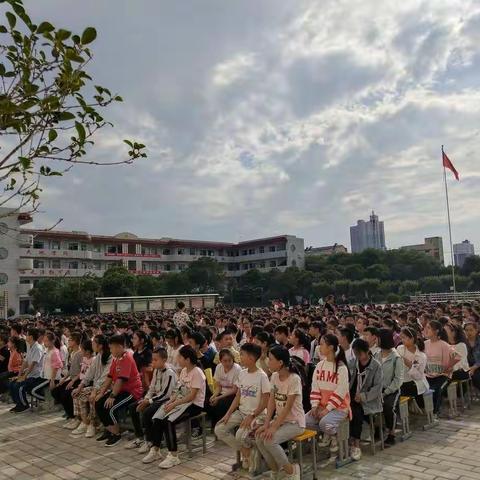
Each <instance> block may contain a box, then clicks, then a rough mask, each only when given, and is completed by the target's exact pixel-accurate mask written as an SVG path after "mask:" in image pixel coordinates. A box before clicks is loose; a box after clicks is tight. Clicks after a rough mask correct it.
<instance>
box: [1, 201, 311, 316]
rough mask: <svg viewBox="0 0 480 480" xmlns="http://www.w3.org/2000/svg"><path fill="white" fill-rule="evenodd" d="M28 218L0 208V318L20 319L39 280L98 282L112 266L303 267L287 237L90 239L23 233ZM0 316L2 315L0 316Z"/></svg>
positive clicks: (229, 272)
mask: <svg viewBox="0 0 480 480" xmlns="http://www.w3.org/2000/svg"><path fill="white" fill-rule="evenodd" d="M31 221H32V218H31V217H30V216H29V215H26V214H23V213H18V212H15V211H14V210H11V209H6V208H0V317H1V316H6V315H5V311H6V309H7V308H8V307H11V308H13V309H14V310H15V313H17V314H19V313H26V312H27V311H28V309H29V307H30V305H31V302H30V301H31V298H30V290H31V289H32V288H33V286H34V285H35V283H36V282H37V280H38V279H41V278H78V277H83V276H84V275H87V274H88V275H94V276H99V277H101V276H103V274H104V273H105V272H106V270H107V269H108V268H110V267H112V266H123V267H125V268H127V269H128V270H129V271H130V272H131V273H133V274H135V275H152V276H159V275H167V274H169V273H170V272H181V271H183V270H185V269H186V268H187V267H188V265H189V264H191V263H192V262H194V261H195V260H198V259H199V258H203V257H209V258H213V259H215V260H217V261H218V262H219V264H220V265H221V266H222V267H223V269H224V271H225V276H226V277H237V276H240V275H242V274H243V273H245V272H247V271H248V270H251V269H258V270H260V271H261V272H267V271H270V270H272V269H278V270H281V271H285V269H286V268H287V267H298V268H304V267H305V246H304V241H303V238H297V237H295V236H293V235H280V236H276V237H269V238H262V239H256V240H247V241H243V242H240V243H227V242H217V241H213V242H208V241H199V240H178V239H173V238H165V237H163V238H158V239H154V238H139V237H137V236H136V235H134V234H132V233H127V232H124V233H119V234H118V235H114V236H109V235H91V234H89V233H87V232H79V231H71V232H67V231H56V230H30V229H29V230H27V229H24V228H23V225H24V224H26V223H29V222H31ZM2 313H3V315H1V314H2Z"/></svg>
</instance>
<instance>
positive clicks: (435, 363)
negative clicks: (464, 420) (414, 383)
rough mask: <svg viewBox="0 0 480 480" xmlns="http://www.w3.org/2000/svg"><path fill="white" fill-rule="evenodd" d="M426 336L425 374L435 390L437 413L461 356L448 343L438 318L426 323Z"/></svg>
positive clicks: (435, 410)
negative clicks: (443, 392) (444, 389)
mask: <svg viewBox="0 0 480 480" xmlns="http://www.w3.org/2000/svg"><path fill="white" fill-rule="evenodd" d="M425 337H426V338H427V341H426V342H425V355H426V356H427V367H426V369H425V376H426V377H427V381H428V384H429V386H430V389H431V390H433V412H434V413H435V414H436V415H437V414H438V412H439V411H440V406H441V403H442V390H443V388H445V386H446V385H447V383H448V381H449V379H450V376H451V374H452V370H453V366H454V365H455V364H456V363H458V362H459V361H460V356H459V355H458V354H457V353H456V352H455V350H454V348H453V347H452V346H451V345H449V344H448V343H447V340H448V337H447V333H446V332H445V329H444V328H443V326H442V324H441V323H440V322H439V321H438V320H430V321H429V322H428V323H427V324H426V326H425Z"/></svg>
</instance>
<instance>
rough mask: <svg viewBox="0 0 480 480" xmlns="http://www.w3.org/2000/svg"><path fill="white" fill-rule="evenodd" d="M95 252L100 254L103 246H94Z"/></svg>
mask: <svg viewBox="0 0 480 480" xmlns="http://www.w3.org/2000/svg"><path fill="white" fill-rule="evenodd" d="M93 251H94V252H99V253H100V252H101V251H102V246H101V245H94V246H93Z"/></svg>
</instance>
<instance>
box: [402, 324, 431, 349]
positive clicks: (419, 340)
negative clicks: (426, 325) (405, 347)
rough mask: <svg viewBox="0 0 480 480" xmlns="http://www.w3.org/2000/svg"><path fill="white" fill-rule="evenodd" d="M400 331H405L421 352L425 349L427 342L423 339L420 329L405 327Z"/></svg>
mask: <svg viewBox="0 0 480 480" xmlns="http://www.w3.org/2000/svg"><path fill="white" fill-rule="evenodd" d="M400 333H403V334H404V335H406V336H407V337H408V338H412V339H413V342H414V343H415V345H416V346H417V348H418V349H419V350H420V351H421V352H424V351H425V342H424V341H423V338H422V337H421V336H420V335H418V331H417V330H416V329H415V328H413V327H403V328H402V329H401V330H400Z"/></svg>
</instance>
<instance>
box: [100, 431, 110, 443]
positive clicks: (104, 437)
mask: <svg viewBox="0 0 480 480" xmlns="http://www.w3.org/2000/svg"><path fill="white" fill-rule="evenodd" d="M110 435H111V433H110V432H109V431H108V430H105V431H104V432H103V433H102V434H101V435H100V436H99V437H98V438H97V439H96V440H97V442H104V441H105V440H108V439H109V438H110Z"/></svg>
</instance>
